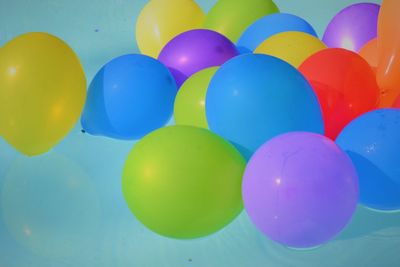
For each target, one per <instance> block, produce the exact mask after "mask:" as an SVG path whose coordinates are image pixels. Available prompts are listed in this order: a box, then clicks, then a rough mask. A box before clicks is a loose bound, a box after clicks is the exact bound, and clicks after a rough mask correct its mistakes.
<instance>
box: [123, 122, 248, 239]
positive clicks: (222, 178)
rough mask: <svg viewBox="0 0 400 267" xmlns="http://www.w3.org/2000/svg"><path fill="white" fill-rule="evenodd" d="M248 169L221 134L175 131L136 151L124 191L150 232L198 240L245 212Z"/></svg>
mask: <svg viewBox="0 0 400 267" xmlns="http://www.w3.org/2000/svg"><path fill="white" fill-rule="evenodd" d="M244 168H245V161H244V159H243V158H242V156H241V155H240V153H239V152H238V151H237V150H236V149H235V148H234V147H233V146H232V145H231V144H230V143H229V142H227V141H225V140H224V139H222V138H221V137H219V136H217V135H216V134H213V133H212V132H210V131H208V130H206V129H202V128H197V127H191V126H182V125H179V126H170V127H166V128H162V129H159V130H157V131H154V132H152V133H151V134H149V135H147V136H146V137H144V138H143V139H142V140H140V141H139V142H138V143H137V144H136V145H135V146H134V148H133V150H132V151H131V153H130V154H129V156H128V158H127V160H126V163H125V168H124V172H123V178H122V189H123V193H124V196H125V200H126V202H127V204H128V206H129V208H130V209H131V211H132V212H133V214H134V215H135V216H136V217H137V219H138V220H139V221H141V222H142V223H143V224H144V225H145V226H147V227H148V228H149V229H151V230H153V231H154V232H156V233H158V234H160V235H163V236H167V237H172V238H178V239H191V238H198V237H203V236H206V235H209V234H212V233H214V232H216V231H218V230H220V229H222V228H223V227H224V226H226V225H227V224H228V223H230V222H231V221H232V220H233V219H234V218H235V217H236V216H237V215H238V214H239V213H240V212H241V211H242V208H243V204H242V197H241V183H242V175H243V172H244Z"/></svg>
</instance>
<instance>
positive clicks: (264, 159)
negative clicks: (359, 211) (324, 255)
mask: <svg viewBox="0 0 400 267" xmlns="http://www.w3.org/2000/svg"><path fill="white" fill-rule="evenodd" d="M358 195H359V191H358V180H357V173H356V170H355V168H354V166H353V164H352V162H351V160H350V159H349V157H348V156H347V155H346V153H344V152H343V151H342V150H341V149H340V148H339V147H338V146H337V145H336V144H335V143H334V142H333V141H331V140H329V139H328V138H326V137H324V136H322V135H318V134H312V133H306V132H293V133H288V134H284V135H281V136H279V137H276V138H274V139H272V140H271V141H269V142H267V143H266V144H264V145H263V146H262V147H261V148H260V149H259V150H257V152H256V153H255V154H254V156H253V157H252V158H251V160H250V162H249V164H248V165H247V167H246V172H245V175H244V178H243V200H244V204H245V209H246V211H247V213H248V214H249V216H250V218H251V219H252V221H253V222H254V224H255V225H256V226H257V227H258V228H259V229H260V230H261V231H262V232H263V233H264V234H265V235H266V236H267V237H269V238H271V239H272V240H274V241H276V242H279V243H281V244H283V245H285V246H288V247H294V248H310V247H315V246H318V245H321V244H323V243H325V242H327V241H329V240H331V239H332V238H333V237H335V236H336V235H337V234H338V233H339V232H340V231H341V230H342V229H343V228H344V227H345V226H346V225H347V223H348V222H349V221H350V219H351V217H352V215H353V213H354V211H355V209H356V206H357V202H358Z"/></svg>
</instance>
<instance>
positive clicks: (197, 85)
mask: <svg viewBox="0 0 400 267" xmlns="http://www.w3.org/2000/svg"><path fill="white" fill-rule="evenodd" d="M218 68H219V67H212V68H207V69H204V70H201V71H199V72H197V73H195V74H194V75H192V76H191V77H190V78H189V79H187V80H186V81H185V83H184V84H183V85H182V87H181V88H180V89H179V91H178V94H177V95H176V99H175V105H174V119H175V122H176V124H178V125H189V126H196V127H201V128H206V129H208V123H207V118H206V107H205V101H206V94H207V89H208V85H209V84H210V81H211V78H212V77H213V76H214V74H215V72H216V71H217V70H218Z"/></svg>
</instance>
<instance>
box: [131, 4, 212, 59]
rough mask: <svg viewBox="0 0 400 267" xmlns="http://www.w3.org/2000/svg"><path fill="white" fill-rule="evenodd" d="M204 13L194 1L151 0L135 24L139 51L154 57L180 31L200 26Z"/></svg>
mask: <svg viewBox="0 0 400 267" xmlns="http://www.w3.org/2000/svg"><path fill="white" fill-rule="evenodd" d="M204 16H205V15H204V12H203V11H202V10H201V8H200V6H199V5H197V4H196V2H195V1H192V0H151V1H150V2H149V3H148V4H147V5H146V6H145V7H144V8H143V10H142V12H141V13H140V15H139V17H138V19H137V23H136V41H137V44H138V47H139V49H140V51H141V52H142V53H143V54H145V55H148V56H152V57H154V58H157V57H158V54H159V53H160V51H161V49H162V48H163V47H164V46H165V45H166V44H167V43H168V42H169V41H170V40H171V39H172V38H174V37H175V36H177V35H178V34H180V33H182V32H185V31H189V30H193V29H196V28H200V26H201V25H202V23H203V20H204Z"/></svg>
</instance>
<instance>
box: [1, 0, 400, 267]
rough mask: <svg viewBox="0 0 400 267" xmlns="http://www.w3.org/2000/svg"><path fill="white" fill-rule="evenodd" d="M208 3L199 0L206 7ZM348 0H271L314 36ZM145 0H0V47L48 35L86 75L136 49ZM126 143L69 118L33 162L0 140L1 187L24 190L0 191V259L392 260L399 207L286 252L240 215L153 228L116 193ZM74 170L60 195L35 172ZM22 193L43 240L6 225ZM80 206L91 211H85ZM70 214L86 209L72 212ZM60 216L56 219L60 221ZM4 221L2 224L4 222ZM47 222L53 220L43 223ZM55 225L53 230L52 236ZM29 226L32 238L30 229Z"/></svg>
mask: <svg viewBox="0 0 400 267" xmlns="http://www.w3.org/2000/svg"><path fill="white" fill-rule="evenodd" d="M214 2H215V0H208V1H201V2H199V3H200V4H201V6H202V7H203V8H204V10H208V9H209V8H210V7H211V6H212V4H213V3H214ZM353 2H355V1H350V0H336V1H328V0H322V1H316V0H277V1H276V3H277V5H278V6H279V7H280V9H281V10H282V11H283V12H287V13H294V14H296V15H299V16H301V17H303V18H305V19H306V20H308V21H309V22H310V23H311V24H312V25H313V26H314V27H315V29H316V30H317V32H318V33H319V35H320V36H321V34H322V32H323V30H324V28H325V27H326V25H327V23H328V22H329V20H330V19H331V18H332V17H333V15H334V14H335V13H336V12H338V11H339V10H340V9H342V8H343V7H345V6H347V5H349V4H351V3H353ZM377 2H378V1H377ZM145 3H146V1H143V0H140V1H135V0H131V1H126V0H96V1H90V0H68V1H67V0H63V1H61V0H52V1H51V0H0V45H3V44H4V43H6V42H7V41H9V40H10V39H12V38H14V37H15V36H17V35H19V34H21V33H25V32H29V31H44V32H49V33H52V34H55V35H57V36H59V37H61V38H62V39H64V40H65V41H66V42H68V43H69V44H70V45H71V46H72V48H73V49H74V50H75V51H76V52H77V53H78V55H79V56H80V58H81V60H82V62H83V65H84V68H85V71H86V74H87V78H88V81H90V80H91V79H92V77H93V76H94V74H95V72H96V71H97V70H98V69H99V68H100V67H101V66H102V65H103V64H105V63H106V62H107V61H109V60H110V59H112V58H113V57H116V56H119V55H122V54H126V53H133V52H137V48H136V44H135V38H134V36H135V35H134V26H135V20H136V17H137V15H138V14H139V12H140V10H141V8H142V7H143V6H144V4H145ZM132 146H133V142H126V141H115V140H110V139H106V138H101V137H93V136H89V135H85V134H82V133H81V132H80V127H79V126H78V125H77V127H76V128H75V129H74V130H73V131H72V132H71V133H70V134H69V136H68V137H67V138H66V139H65V140H64V141H63V142H62V143H61V144H60V145H59V146H57V147H56V148H54V149H53V151H52V152H51V153H50V154H48V155H45V156H43V157H39V158H38V159H36V160H35V161H33V160H29V159H24V158H23V157H22V156H19V155H18V154H17V153H16V152H15V151H14V150H13V149H11V148H10V147H9V146H8V145H7V144H6V143H5V142H4V141H2V140H0V192H2V187H4V186H5V184H6V183H7V188H8V187H11V188H14V189H20V187H23V186H25V187H24V188H25V189H24V190H26V191H25V192H29V194H30V195H23V196H22V195H21V198H19V196H20V195H18V190H17V191H16V193H15V195H13V196H12V198H10V197H9V196H4V195H3V197H0V201H3V203H0V204H2V205H0V209H1V210H0V266H1V267H64V266H74V267H78V266H82V267H91V266H96V267H102V266H122V267H125V266H129V267H131V266H132V267H164V266H165V267H186V266H196V267H244V266H251V267H265V266H273V267H281V266H282V267H283V266H287V267H289V266H304V267H314V266H316V267H328V266H363V267H365V266H371V267H376V266H382V267H396V266H400V214H399V213H377V212H373V211H370V210H367V209H365V208H362V207H359V208H358V211H357V213H356V215H355V217H354V218H353V221H352V222H351V224H350V225H349V226H348V227H347V228H346V229H345V231H344V232H343V233H342V234H340V235H339V236H338V237H337V238H336V239H335V240H333V241H332V242H330V243H329V244H327V245H324V246H322V247H319V248H316V249H313V250H308V251H296V250H291V249H288V248H284V247H282V246H280V245H278V244H276V243H273V242H271V241H269V240H268V239H267V238H266V237H264V236H263V235H261V234H260V233H259V232H258V231H257V229H255V227H254V226H253V225H252V224H251V223H250V222H249V220H248V218H247V215H246V214H245V213H243V214H242V215H241V216H240V217H239V218H238V219H237V220H236V221H235V222H234V223H232V224H231V225H229V226H228V227H227V228H226V229H224V230H222V231H221V232H219V233H217V234H215V235H213V236H210V237H207V238H203V239H199V240H194V241H176V240H171V239H167V238H164V237H161V236H158V235H156V234H153V233H152V232H150V231H148V230H147V229H146V228H144V227H143V226H142V225H141V224H140V223H139V222H138V221H137V220H136V219H135V218H134V217H133V216H132V215H131V213H130V211H129V210H128V208H127V207H126V205H125V203H124V200H123V198H122V194H121V178H120V177H121V170H122V166H123V164H124V160H125V157H126V155H127V153H128V152H129V150H130V149H131V148H132ZM58 157H62V158H63V160H62V162H64V161H65V162H64V163H62V164H61V163H60V166H59V165H58V163H55V162H59V161H55V159H57V158H58ZM21 158H22V160H23V161H24V162H25V163H21V164H25V165H22V167H19V166H18V165H17V166H15V165H14V167H13V168H14V171H15V168H17V169H18V168H19V171H17V173H18V172H19V173H20V175H25V180H26V183H25V184H18V181H14V180H12V177H10V175H9V176H6V173H7V172H9V170H10V166H11V165H12V164H14V163H13V162H15V161H16V160H17V161H18V162H20V160H21ZM36 162H37V163H36ZM26 164H27V165H26ZM35 164H38V165H37V170H38V171H35V166H36V165H35ZM39 164H40V165H39ZM24 166H26V167H24ZM39 168H40V172H39ZM75 168H76V172H79V173H80V174H79V175H80V176H85V179H86V180H85V183H84V184H83V185H80V186H78V187H76V188H78V189H76V192H75V191H67V193H66V194H65V199H63V197H64V196H63V195H58V194H57V193H55V194H46V191H45V190H44V189H46V186H43V185H47V184H51V185H52V186H53V188H55V189H57V188H59V187H60V186H62V185H63V183H54V184H53V183H52V180H51V179H49V177H44V176H43V173H45V174H47V175H50V177H52V175H53V176H54V179H61V180H55V181H61V182H62V181H64V180H62V179H64V178H65V177H66V176H67V175H70V173H71V170H75ZM78 169H79V170H78ZM24 172H26V173H24ZM21 173H22V174H21ZM54 173H58V174H59V175H58V174H54ZM72 173H74V172H72ZM60 177H61V178H60ZM63 177H64V178H63ZM10 179H11V180H10ZM6 180H7V182H6ZM68 181H69V180H68ZM36 185H37V186H36ZM50 188H51V187H50ZM41 190H42V191H41ZM43 190H44V191H43ZM79 190H80V191H79ZM36 191H37V195H35V192H36ZM68 192H69V193H68ZM71 192H72V193H71ZM74 192H75V193H74ZM82 193H83V194H82ZM84 193H88V195H85V194H84ZM8 195H10V194H8ZM11 195H12V194H11ZM44 195H45V197H44ZM88 196H89V197H88ZM46 197H47V199H46ZM27 198H28V199H30V200H32V203H26V204H27V206H26V207H33V208H37V206H35V205H34V203H36V202H39V203H41V202H40V201H42V200H43V199H45V200H46V201H45V203H43V207H42V209H41V210H40V211H41V213H40V214H41V215H43V216H44V215H46V216H48V217H41V218H35V215H31V217H29V220H31V221H29V220H28V221H27V224H29V223H34V222H33V221H36V219H37V221H36V222H39V223H40V222H42V223H43V221H41V219H43V218H46V220H45V222H44V223H43V229H41V232H40V233H41V234H42V235H43V233H46V231H49V233H52V234H53V235H52V236H50V237H49V236H47V237H46V238H47V239H46V240H47V241H49V240H50V241H51V242H49V243H44V241H43V240H45V239H44V238H43V237H42V236H40V235H39V236H36V237H35V238H36V239H34V240H32V239H29V238H30V237H25V238H24V237H22V238H21V232H18V231H20V230H22V229H19V228H18V227H17V226H16V224H15V225H11V226H10V222H11V223H12V222H13V221H18V220H19V221H21V218H15V217H18V216H17V215H16V214H20V213H19V212H18V210H16V209H21V207H24V205H23V203H22V204H21V203H19V205H16V204H15V205H14V206H11V207H10V206H7V207H6V208H5V205H8V204H9V203H17V202H18V199H27ZM52 198H54V199H52ZM79 201H82V202H81V203H82V205H80V204H79V203H80V202H79ZM54 203H58V204H60V203H61V207H62V208H61V211H60V210H59V211H57V207H55V204H54ZM88 203H89V204H88ZM21 205H22V206H21ZM89 206H91V207H92V210H91V211H87V212H85V209H87V207H89ZM1 207H2V208H1ZM84 208H85V209H84ZM30 211H31V212H32V210H30ZM33 211H35V210H33ZM79 212H84V213H85V214H83V215H82V214H81V215H82V216H76V215H77V214H78V215H79V214H80V213H79ZM69 216H74V217H73V218H72V217H71V218H70V217H69ZM10 218H11V219H10ZM64 219H65V223H60V220H64ZM80 220H82V221H80ZM6 221H8V222H9V224H8V226H7V227H6V224H5V222H6ZM51 225H55V227H53V228H46V227H47V226H51ZM14 226H15V227H14ZM15 229H16V230H15ZM55 231H56V233H57V231H59V234H54V233H55ZM31 234H32V236H35V233H34V232H32V233H31ZM17 240H18V241H17ZM27 240H28V241H27Z"/></svg>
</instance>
